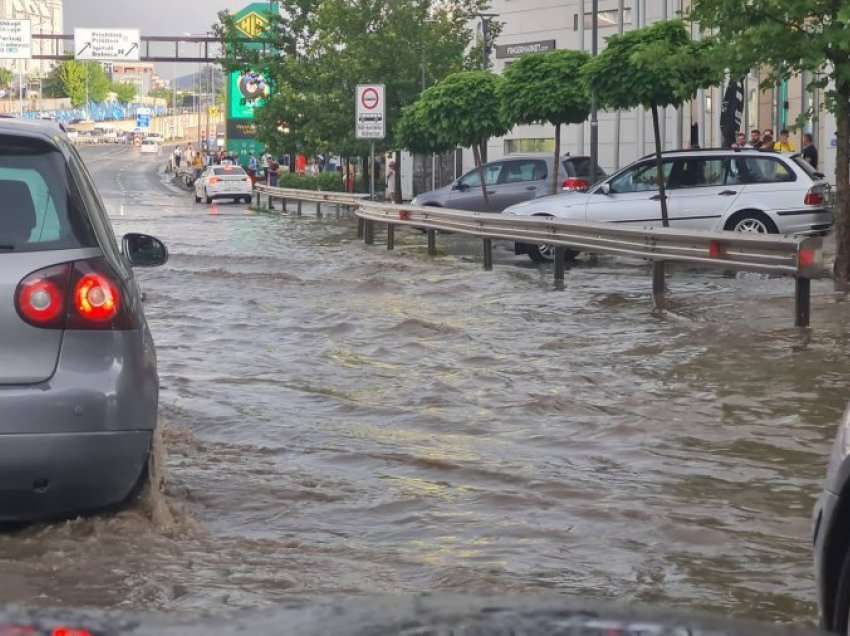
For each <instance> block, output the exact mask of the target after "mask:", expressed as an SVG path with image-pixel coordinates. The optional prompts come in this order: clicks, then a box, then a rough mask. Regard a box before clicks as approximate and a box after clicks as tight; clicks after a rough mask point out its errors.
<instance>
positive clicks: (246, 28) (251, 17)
mask: <svg viewBox="0 0 850 636" xmlns="http://www.w3.org/2000/svg"><path fill="white" fill-rule="evenodd" d="M236 28H237V29H239V30H240V31H241V32H242V33H244V34H245V35H246V36H248V37H249V38H251V39H252V40H254V39H256V38H258V37H260V36H261V35H262V34H263V33H264V32H265V30H266V29H268V28H269V21H268V20H267V19H266V18H264V17H263V16H261V15H260V14H259V13H253V12H252V13H249V14H248V15H246V16H245V17H244V18H242V19H241V20H239V22H237V23H236Z"/></svg>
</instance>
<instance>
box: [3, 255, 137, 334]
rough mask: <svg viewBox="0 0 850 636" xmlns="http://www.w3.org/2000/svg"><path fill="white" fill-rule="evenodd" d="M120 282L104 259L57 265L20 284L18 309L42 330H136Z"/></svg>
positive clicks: (25, 317) (36, 273) (17, 298)
mask: <svg viewBox="0 0 850 636" xmlns="http://www.w3.org/2000/svg"><path fill="white" fill-rule="evenodd" d="M117 280H118V279H117V277H116V276H115V274H114V273H113V272H112V270H111V268H110V266H109V265H108V264H107V263H106V261H105V260H104V259H102V258H93V259H89V260H85V261H75V262H73V263H64V264H62V265H54V266H52V267H48V268H45V269H42V270H39V271H37V272H33V273H32V274H29V275H28V276H27V277H26V278H24V279H23V280H22V281H21V282H20V283H19V284H18V288H17V290H16V292H15V308H16V309H17V311H18V315H20V317H21V318H22V319H23V320H24V322H26V323H28V324H30V325H32V326H33V327H39V328H41V329H80V330H90V329H104V330H124V329H136V328H138V321H137V320H136V318H135V314H134V313H133V312H132V311H130V308H129V307H127V304H126V299H127V295H126V293H124V292H123V290H122V287H121V285H120V284H119V283H118V282H117Z"/></svg>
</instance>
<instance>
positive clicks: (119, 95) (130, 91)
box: [111, 82, 136, 104]
mask: <svg viewBox="0 0 850 636" xmlns="http://www.w3.org/2000/svg"><path fill="white" fill-rule="evenodd" d="M111 91H112V92H113V93H115V98H116V99H117V100H118V101H119V102H121V103H122V104H129V103H131V102H132V101H133V100H134V99H136V86H135V85H134V84H131V83H129V82H114V83H113V84H112V86H111Z"/></svg>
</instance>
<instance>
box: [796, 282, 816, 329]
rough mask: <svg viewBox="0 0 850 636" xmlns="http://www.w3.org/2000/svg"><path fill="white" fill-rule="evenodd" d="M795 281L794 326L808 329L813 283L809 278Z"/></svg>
mask: <svg viewBox="0 0 850 636" xmlns="http://www.w3.org/2000/svg"><path fill="white" fill-rule="evenodd" d="M794 280H795V281H796V284H795V286H794V326H795V327H808V326H809V319H810V318H811V310H812V281H811V279H809V278H796V279H794Z"/></svg>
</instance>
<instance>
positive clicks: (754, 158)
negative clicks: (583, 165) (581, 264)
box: [505, 149, 833, 261]
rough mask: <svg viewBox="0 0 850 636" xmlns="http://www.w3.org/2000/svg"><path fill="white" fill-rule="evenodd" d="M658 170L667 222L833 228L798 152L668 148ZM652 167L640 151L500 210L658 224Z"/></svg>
mask: <svg viewBox="0 0 850 636" xmlns="http://www.w3.org/2000/svg"><path fill="white" fill-rule="evenodd" d="M663 173H664V179H665V184H666V187H667V208H668V217H669V222H670V227H671V228H679V229H695V230H714V231H719V230H733V231H737V232H753V233H759V234H824V233H826V232H828V231H829V230H830V229H831V228H832V223H833V218H832V192H831V189H830V185H829V183H828V182H827V181H826V180H825V179H824V177H823V175H822V174H820V173H819V172H816V171H815V170H814V169H813V168H812V167H811V165H810V164H809V163H808V162H807V161H806V160H805V159H803V158H802V156H801V155H799V154H793V153H782V154H780V153H773V152H762V151H760V150H745V149H742V150H682V151H676V152H667V153H664V159H663ZM656 174H657V172H656V163H655V157H654V156H651V157H644V158H643V159H640V160H638V161H636V162H634V163H633V164H631V165H630V166H628V167H626V168H625V169H623V170H621V171H620V172H618V173H616V174H615V175H613V176H611V177H608V178H607V179H605V180H603V181H602V182H600V183H598V184H597V185H595V186H593V187H592V188H590V189H589V190H588V191H587V192H571V193H562V194H559V195H557V196H552V197H546V198H542V199H536V200H534V201H528V202H525V203H520V204H518V205H515V206H512V207H510V208H508V209H506V210H505V214H514V215H517V216H552V217H557V218H559V219H566V220H570V221H588V222H611V223H628V224H634V225H636V226H640V227H655V226H661V225H662V222H661V206H660V204H659V196H658V185H657V179H656ZM516 251H517V253H518V254H519V253H526V254H528V255H529V257H530V258H531V259H532V260H534V261H546V260H551V258H552V254H553V249H552V248H551V247H550V246H547V245H517V250H516ZM572 255H573V256H574V254H572Z"/></svg>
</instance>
